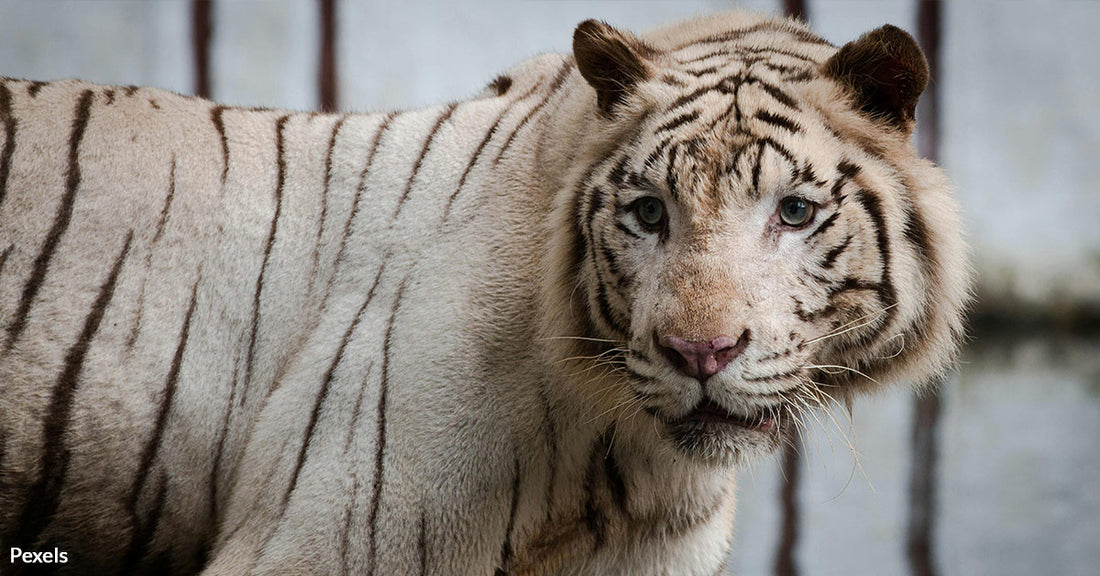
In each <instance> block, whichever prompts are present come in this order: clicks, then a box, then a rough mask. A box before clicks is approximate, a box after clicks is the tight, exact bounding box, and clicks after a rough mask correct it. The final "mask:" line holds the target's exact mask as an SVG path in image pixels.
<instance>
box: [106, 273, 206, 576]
mask: <svg viewBox="0 0 1100 576" xmlns="http://www.w3.org/2000/svg"><path fill="white" fill-rule="evenodd" d="M200 280H201V275H200ZM198 293H199V280H195V285H194V286H193V287H192V288H191V303H190V305H188V307H187V315H186V316H184V319H183V328H182V329H180V336H179V342H178V343H177V344H176V353H175V355H173V356H172V365H171V368H170V369H169V370H168V377H167V378H166V379H165V382H164V395H163V397H162V398H161V402H160V409H159V410H158V411H157V420H156V424H155V425H154V426H153V435H152V436H151V437H150V438H149V440H148V441H147V442H146V443H145V448H144V449H143V450H142V453H141V460H140V463H139V465H138V473H137V475H135V476H134V482H133V484H132V485H131V487H130V497H129V499H128V500H127V502H126V505H127V507H128V508H129V509H130V518H131V526H132V527H133V531H132V537H131V539H130V545H129V548H128V552H127V553H126V561H125V562H123V569H122V571H121V572H120V574H131V573H133V569H134V567H135V566H136V563H137V560H138V559H139V558H140V557H141V556H138V555H137V554H136V552H137V551H141V552H143V555H144V553H147V552H148V548H149V544H150V542H151V541H152V537H153V532H154V531H155V529H156V523H157V521H156V520H155V519H159V517H160V510H161V509H162V508H163V505H164V492H165V489H166V485H167V483H166V482H162V483H161V489H160V492H159V493H158V495H157V499H156V501H157V502H158V504H156V505H154V512H153V514H151V518H150V521H149V522H147V523H146V524H145V525H142V523H141V521H140V520H139V517H138V511H137V504H138V498H140V496H141V492H142V490H143V489H144V488H145V484H146V482H147V481H148V479H149V472H150V471H151V470H152V469H153V462H154V461H155V460H156V457H157V452H158V449H159V448H160V444H161V440H162V439H163V437H164V428H165V426H167V424H168V414H169V412H170V411H171V409H172V403H173V400H174V399H175V396H176V385H177V384H178V383H179V375H180V369H181V368H182V367H183V354H184V351H185V350H186V349H187V340H188V336H189V335H190V333H191V318H192V316H193V315H194V313H195V303H196V302H197V301H198ZM149 528H152V529H149ZM139 542H140V543H141V544H142V545H140V546H139V545H138V544H139Z"/></svg>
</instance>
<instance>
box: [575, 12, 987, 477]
mask: <svg viewBox="0 0 1100 576" xmlns="http://www.w3.org/2000/svg"><path fill="white" fill-rule="evenodd" d="M573 53H574V58H575V61H576V66H577V69H578V70H579V72H580V75H581V76H582V77H583V78H584V80H585V82H586V83H587V85H588V86H587V87H585V90H584V91H583V94H580V95H579V96H576V97H574V98H573V99H571V100H570V102H569V103H567V104H566V106H569V107H572V108H571V110H572V113H573V114H574V116H575V117H577V118H581V119H583V120H582V121H581V125H580V126H581V127H580V128H578V129H577V132H578V135H577V136H576V138H577V139H578V141H579V142H580V144H577V145H576V147H575V148H576V149H575V150H574V151H571V154H572V158H573V165H574V166H576V167H577V168H576V169H575V170H574V171H573V172H571V173H570V174H571V175H570V176H569V177H568V178H567V182H566V189H567V190H568V191H569V193H568V194H562V195H560V196H561V197H562V199H561V200H560V201H559V206H558V208H559V217H560V220H561V221H565V222H568V224H565V225H562V226H561V228H562V230H564V232H562V233H560V237H559V238H558V249H559V252H560V256H561V257H560V260H559V262H570V264H568V265H563V266H561V268H562V270H564V272H560V273H559V275H558V276H557V278H556V281H557V283H558V288H557V290H558V292H559V293H561V294H565V295H566V297H568V298H569V299H570V301H569V303H568V306H569V307H570V310H571V311H570V313H569V314H568V316H570V317H571V318H577V317H580V318H583V319H584V320H583V322H581V324H585V325H584V326H581V327H580V328H579V329H578V328H576V327H574V328H573V330H575V331H578V330H579V331H580V332H581V333H583V334H585V335H586V336H588V337H590V338H591V339H592V340H590V341H597V342H598V344H597V345H596V346H597V347H596V348H595V349H589V350H588V353H587V354H583V353H581V354H577V353H576V352H574V354H575V355H578V356H585V357H587V360H584V361H585V362H589V363H590V366H589V370H591V368H592V367H593V366H596V367H604V368H606V372H607V376H608V377H606V378H601V379H589V382H598V385H599V386H603V387H610V388H613V389H614V391H615V392H616V393H615V394H607V393H605V391H597V392H599V393H593V394H590V395H589V397H590V398H602V401H603V402H608V403H612V404H609V406H608V410H609V411H611V412H612V413H613V414H615V415H616V417H618V418H639V417H641V418H645V417H649V418H652V419H654V420H655V421H656V423H655V426H656V428H657V429H658V430H659V433H660V434H661V436H662V437H663V438H666V439H670V440H671V442H672V443H673V445H674V446H675V447H676V448H678V449H679V450H682V451H683V452H686V453H687V454H689V455H692V456H693V457H696V458H698V459H700V460H702V461H708V462H720V463H721V462H730V461H732V460H733V459H734V458H736V457H737V456H738V455H741V454H745V453H747V452H754V451H755V452H760V451H763V450H770V449H772V448H774V447H775V446H777V445H778V443H779V442H780V441H781V438H782V435H783V433H784V431H785V430H787V429H789V426H792V422H795V421H797V420H799V419H800V418H801V416H802V415H803V414H804V413H805V411H806V410H807V409H809V408H811V407H817V406H820V405H829V404H832V403H833V402H838V403H845V402H846V401H847V400H848V399H850V398H851V396H852V395H853V393H856V392H859V391H867V390H872V389H874V388H876V387H879V385H880V384H883V383H886V382H891V381H896V380H899V379H901V380H907V381H910V382H914V383H916V384H918V385H919V384H920V383H923V382H927V381H928V380H929V379H930V378H931V377H932V376H934V375H936V374H938V373H940V372H942V371H943V370H944V369H945V368H946V366H947V365H948V364H949V363H950V362H951V361H952V359H953V356H954V354H955V351H956V349H957V346H958V342H959V340H960V337H961V334H962V333H963V320H962V315H963V310H964V308H965V305H966V303H967V300H968V294H969V286H970V280H969V268H968V264H967V256H966V252H967V251H966V248H965V245H964V243H963V240H962V236H961V227H960V223H959V219H958V216H957V209H956V205H955V202H954V200H953V198H952V194H951V190H950V186H949V184H948V182H947V180H946V178H945V176H944V175H943V174H942V172H941V171H940V170H939V169H938V168H936V167H935V166H934V165H933V164H932V163H931V162H929V161H927V160H924V159H922V158H920V157H919V156H918V155H917V153H916V151H915V150H914V148H913V146H912V144H911V142H910V140H911V135H912V131H913V128H914V124H915V107H916V103H917V99H918V97H919V96H920V94H921V92H922V91H923V90H924V88H925V86H926V84H927V83H928V76H929V73H928V66H927V64H926V62H925V59H924V56H923V54H922V53H921V51H920V49H919V48H918V46H917V44H916V42H915V41H914V40H913V38H912V37H910V36H909V35H908V34H907V33H905V32H903V31H902V30H900V29H898V28H894V27H891V26H884V27H882V28H879V29H877V30H874V31H872V32H869V33H867V34H865V35H864V36H862V37H861V38H859V39H858V40H855V41H854V42H851V43H849V44H847V45H845V46H843V47H841V48H839V49H837V48H836V47H834V46H832V45H830V44H829V43H827V42H825V41H824V40H822V39H820V38H818V37H817V36H815V35H813V34H811V33H810V32H809V31H808V30H807V29H806V28H805V27H804V26H802V25H801V24H799V23H796V22H793V21H786V20H765V19H761V20H757V21H750V22H748V23H744V22H739V23H738V24H737V25H736V26H735V27H732V28H731V27H730V24H729V22H728V21H723V20H722V19H706V20H699V21H694V22H688V23H686V24H681V25H677V26H675V27H672V28H668V29H664V30H659V31H657V32H656V33H654V34H652V35H650V36H647V37H646V38H645V39H641V38H638V37H636V36H634V35H632V34H630V33H627V32H623V31H620V30H616V29H614V28H612V27H610V26H608V25H606V24H603V23H600V22H597V21H586V22H583V23H581V24H580V25H579V26H578V27H577V29H576V33H575V36H574V44H573ZM565 198H567V199H565ZM599 343H602V344H599ZM600 346H602V347H600ZM592 385H595V384H589V386H592ZM616 406H618V407H621V409H618V410H614V408H615V407H616ZM639 414H642V415H641V416H639Z"/></svg>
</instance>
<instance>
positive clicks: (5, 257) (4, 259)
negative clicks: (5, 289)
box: [0, 244, 15, 276]
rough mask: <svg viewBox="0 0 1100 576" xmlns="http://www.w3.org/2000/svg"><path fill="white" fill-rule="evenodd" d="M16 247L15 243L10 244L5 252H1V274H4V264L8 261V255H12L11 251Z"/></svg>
mask: <svg viewBox="0 0 1100 576" xmlns="http://www.w3.org/2000/svg"><path fill="white" fill-rule="evenodd" d="M14 248H15V244H8V247H7V248H4V252H3V253H0V276H3V275H4V265H5V264H7V263H8V256H11V251H12V250H13V249H14Z"/></svg>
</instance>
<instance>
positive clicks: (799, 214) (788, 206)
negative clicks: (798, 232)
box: [779, 196, 814, 227]
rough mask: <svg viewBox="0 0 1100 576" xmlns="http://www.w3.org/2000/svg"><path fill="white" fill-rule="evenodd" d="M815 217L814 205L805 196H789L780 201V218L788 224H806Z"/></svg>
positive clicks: (796, 225)
mask: <svg viewBox="0 0 1100 576" xmlns="http://www.w3.org/2000/svg"><path fill="white" fill-rule="evenodd" d="M813 217H814V205H813V203H812V202H810V201H808V200H806V199H805V198H799V197H798V196H787V197H786V198H784V199H782V200H780V201H779V219H780V220H782V221H783V223H784V224H786V225H787V226H795V227H798V226H805V225H806V224H808V223H809V222H810V220H812V219H813Z"/></svg>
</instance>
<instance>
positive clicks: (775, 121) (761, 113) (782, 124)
mask: <svg viewBox="0 0 1100 576" xmlns="http://www.w3.org/2000/svg"><path fill="white" fill-rule="evenodd" d="M755 118H756V119H757V120H760V121H761V122H766V123H768V124H771V125H772V126H776V127H779V128H782V129H784V130H786V131H788V132H791V133H794V134H799V133H801V132H802V127H801V126H799V125H798V123H797V122H795V121H794V120H791V119H790V118H787V117H785V116H780V115H779V114H774V113H772V112H768V111H767V110H757V111H756V114H755Z"/></svg>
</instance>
